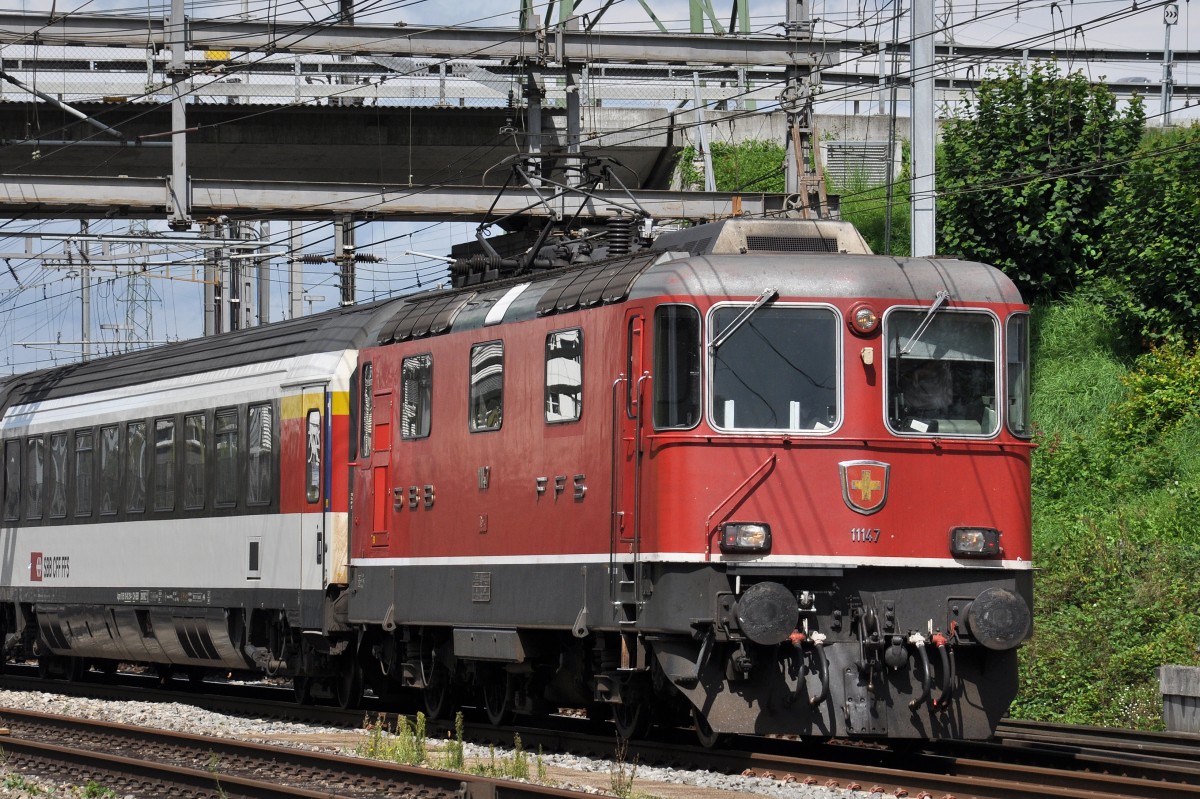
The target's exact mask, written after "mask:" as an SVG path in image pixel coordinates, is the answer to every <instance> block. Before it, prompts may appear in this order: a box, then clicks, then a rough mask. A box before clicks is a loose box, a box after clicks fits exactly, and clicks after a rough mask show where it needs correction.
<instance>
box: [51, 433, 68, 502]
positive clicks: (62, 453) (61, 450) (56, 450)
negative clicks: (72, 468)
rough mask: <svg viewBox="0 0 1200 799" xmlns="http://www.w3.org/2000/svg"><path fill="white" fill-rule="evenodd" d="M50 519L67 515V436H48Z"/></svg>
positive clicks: (60, 434)
mask: <svg viewBox="0 0 1200 799" xmlns="http://www.w3.org/2000/svg"><path fill="white" fill-rule="evenodd" d="M47 482H48V484H49V489H50V518H51V519H62V518H64V517H66V515H67V434H66V433H55V434H53V435H52V436H50V479H49V480H48V481H47Z"/></svg>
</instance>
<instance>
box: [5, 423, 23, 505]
mask: <svg viewBox="0 0 1200 799" xmlns="http://www.w3.org/2000/svg"><path fill="white" fill-rule="evenodd" d="M20 518H21V442H20V441H5V442H4V520H5V521H10V522H12V521H16V520H18V519H20Z"/></svg>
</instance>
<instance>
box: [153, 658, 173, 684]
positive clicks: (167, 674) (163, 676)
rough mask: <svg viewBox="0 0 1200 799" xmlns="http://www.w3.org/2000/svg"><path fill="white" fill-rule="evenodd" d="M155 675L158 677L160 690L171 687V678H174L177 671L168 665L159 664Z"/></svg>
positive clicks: (155, 669)
mask: <svg viewBox="0 0 1200 799" xmlns="http://www.w3.org/2000/svg"><path fill="white" fill-rule="evenodd" d="M154 673H155V674H157V675H158V687H159V688H170V687H171V678H172V677H173V676H174V674H175V670H174V669H172V668H171V667H170V666H169V665H168V664H166V663H159V664H158V665H156V666H155V667H154Z"/></svg>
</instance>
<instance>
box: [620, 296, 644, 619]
mask: <svg viewBox="0 0 1200 799" xmlns="http://www.w3.org/2000/svg"><path fill="white" fill-rule="evenodd" d="M624 329H625V364H624V368H623V369H622V372H623V373H624V377H623V378H621V379H619V380H617V381H615V382H614V383H613V417H614V420H615V421H614V425H613V429H614V436H613V438H614V441H613V449H614V451H613V467H614V468H613V519H612V531H611V537H610V550H611V554H612V558H611V559H612V561H613V562H612V563H611V564H610V567H611V568H610V574H611V577H610V580H611V582H610V593H611V595H612V596H611V599H612V601H613V602H614V603H620V605H621V606H623V609H624V615H625V617H626V620H629V621H632V620H634V619H636V617H637V603H638V596H639V594H640V588H641V543H642V541H641V518H640V510H641V483H642V436H643V434H644V427H643V419H644V416H645V412H646V410H648V407H647V406H646V402H645V401H646V397H647V396H648V394H647V391H648V389H649V382H650V376H649V373H648V372H647V371H646V368H645V367H646V358H645V346H646V336H645V315H644V313H643V311H642V310H641V309H631V310H629V311H627V312H626V314H625V328H624Z"/></svg>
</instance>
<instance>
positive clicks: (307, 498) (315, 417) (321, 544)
mask: <svg viewBox="0 0 1200 799" xmlns="http://www.w3.org/2000/svg"><path fill="white" fill-rule="evenodd" d="M325 396H326V395H325V386H324V385H312V386H305V387H304V388H303V389H302V391H301V394H300V413H301V418H300V425H301V430H302V431H303V436H304V478H303V479H304V505H303V507H304V510H303V512H302V513H301V514H300V556H301V561H300V562H301V580H300V584H301V585H302V586H304V587H306V588H315V587H320V588H324V587H325V585H326V584H327V583H328V581H329V566H328V563H329V560H330V557H331V555H332V553H330V552H329V540H328V538H327V537H326V536H327V535H328V532H327V531H328V529H329V527H328V519H326V512H327V511H328V510H329V508H328V502H327V499H328V497H327V491H328V485H329V481H328V474H329V471H328V470H329V463H328V458H327V456H326V453H327V452H328V451H329V449H328V441H329V430H328V428H327V426H326V422H327V421H328V408H327V406H326V403H325ZM342 556H343V557H345V553H342Z"/></svg>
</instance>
